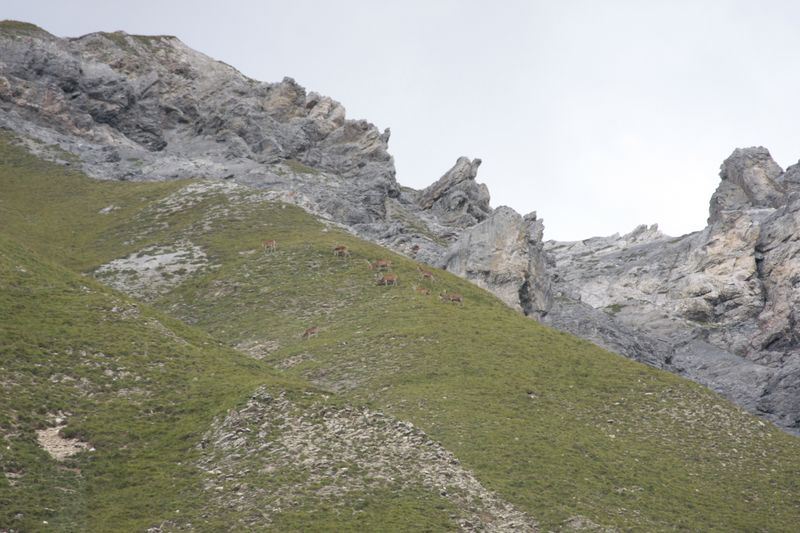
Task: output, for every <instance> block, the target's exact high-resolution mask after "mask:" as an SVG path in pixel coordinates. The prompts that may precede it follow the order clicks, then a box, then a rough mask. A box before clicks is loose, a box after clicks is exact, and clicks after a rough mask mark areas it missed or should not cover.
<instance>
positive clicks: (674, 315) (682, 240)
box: [0, 21, 800, 432]
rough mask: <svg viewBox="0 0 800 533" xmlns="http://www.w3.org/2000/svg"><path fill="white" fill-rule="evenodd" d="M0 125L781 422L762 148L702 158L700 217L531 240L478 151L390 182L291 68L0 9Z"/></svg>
mask: <svg viewBox="0 0 800 533" xmlns="http://www.w3.org/2000/svg"><path fill="white" fill-rule="evenodd" d="M0 127H2V128H5V129H7V130H11V131H12V132H14V134H15V135H17V136H19V137H20V138H22V139H23V140H24V142H25V143H26V145H27V148H28V149H29V150H30V151H31V152H33V153H34V154H36V155H38V156H40V157H42V158H45V159H49V160H51V161H56V162H58V163H61V164H63V165H69V166H78V167H80V169H81V170H83V171H84V172H86V173H87V174H88V175H90V176H92V177H95V178H97V179H103V180H128V181H167V180H174V179H178V178H206V179H213V180H229V181H232V182H237V183H239V184H242V185H246V186H250V187H253V188H257V189H262V190H263V191H264V192H265V194H267V195H268V196H269V198H271V199H274V200H282V201H285V202H289V203H293V204H295V205H298V206H301V207H303V208H304V209H306V210H307V211H309V212H311V213H313V214H316V215H318V216H321V217H323V218H325V219H327V220H329V221H331V222H333V223H337V224H339V225H341V226H342V227H345V228H347V229H348V230H349V231H351V232H352V233H355V234H356V235H358V236H360V237H362V238H366V239H368V240H371V241H373V242H376V243H379V244H381V245H383V246H386V247H389V248H391V249H393V250H396V251H399V252H401V253H403V254H405V255H407V256H409V257H412V258H414V259H416V260H417V261H420V262H423V263H427V264H429V265H433V266H436V267H440V268H445V269H447V270H449V271H452V272H454V273H456V274H458V275H459V276H462V277H464V278H466V279H468V280H470V281H472V282H474V283H475V284H477V285H479V286H481V287H484V288H486V289H488V290H490V291H492V292H493V293H494V294H495V295H497V296H498V297H499V298H500V299H501V300H502V301H503V302H505V303H506V304H508V305H509V306H511V307H512V308H515V309H517V310H519V311H521V312H524V313H525V314H527V315H529V316H532V317H534V318H537V319H539V320H541V321H544V322H545V323H547V324H550V325H552V326H554V327H556V328H560V329H563V330H566V331H569V332H571V333H574V334H576V335H578V336H581V337H584V338H587V339H589V340H591V341H593V342H595V343H598V344H600V345H602V346H604V347H606V348H607V349H609V350H611V351H614V352H617V353H620V354H623V355H625V356H627V357H631V358H633V359H636V360H639V361H643V362H646V363H648V364H650V365H653V366H657V367H661V368H664V369H668V370H671V371H673V372H676V373H679V374H681V375H684V376H686V377H689V378H691V379H693V380H696V381H698V382H700V383H703V384H705V385H707V386H709V387H711V388H712V389H714V390H716V391H718V392H720V393H722V394H724V395H725V396H727V397H728V398H730V399H732V400H733V401H735V402H736V403H738V404H739V405H741V406H743V407H745V408H746V409H748V410H749V411H751V412H753V413H757V414H760V415H762V416H764V417H766V418H768V419H770V420H772V421H773V422H775V423H776V424H778V425H779V426H781V427H782V428H784V429H786V430H788V431H791V432H800V348H799V346H800V341H799V340H798V332H799V330H798V324H797V316H796V313H797V311H796V309H797V308H798V300H800V289H798V287H800V261H799V260H798V253H799V252H800V242H799V239H800V237H798V235H800V231H798V230H799V229H800V228H798V225H800V194H798V193H799V192H800V165H795V166H792V167H790V168H788V169H787V170H786V171H783V170H782V169H781V168H780V167H779V166H778V165H777V164H776V163H775V162H774V161H773V160H772V158H771V156H770V154H769V152H768V151H767V150H766V149H765V148H760V147H759V148H745V149H737V150H735V151H734V152H733V154H732V155H731V156H730V157H729V158H728V159H727V160H726V161H725V162H724V163H723V164H722V168H721V173H720V178H721V181H720V185H719V187H718V189H717V191H716V192H715V193H714V195H713V197H712V198H711V203H710V209H709V219H708V226H707V227H706V228H705V229H703V230H702V231H699V232H696V233H692V234H690V235H685V236H682V237H677V238H672V237H669V236H666V235H663V234H662V233H660V232H659V231H658V229H657V227H655V226H652V227H646V226H642V227H639V228H637V229H636V230H634V231H633V232H631V233H629V234H626V235H623V236H620V235H614V236H611V237H596V238H591V239H587V240H584V241H579V242H554V241H549V242H545V240H544V225H543V222H542V220H541V219H540V218H538V217H537V215H536V213H530V214H527V215H524V216H522V215H520V214H518V213H516V212H514V211H513V210H512V209H510V208H508V207H498V208H496V209H495V208H492V207H491V206H490V195H489V191H488V189H487V187H486V186H485V185H483V184H480V183H478V182H477V181H476V179H477V174H478V168H479V166H480V163H481V160H480V159H470V158H467V157H461V158H458V159H457V161H456V162H455V164H454V165H453V167H452V168H451V169H449V170H447V171H446V172H445V173H444V174H443V175H442V176H441V177H440V178H439V179H438V180H436V181H434V182H433V183H432V185H430V186H429V187H427V188H425V189H423V190H419V191H417V190H413V189H410V188H408V187H401V186H400V185H399V183H398V182H397V179H396V175H395V168H394V162H393V159H392V156H391V155H390V153H389V150H388V143H389V138H390V131H389V129H386V130H384V131H380V130H379V129H378V128H376V127H375V126H374V125H372V124H370V123H369V122H366V121H363V120H350V119H347V117H346V113H345V109H344V107H343V106H342V105H341V104H340V103H338V102H336V101H334V100H332V99H331V98H328V97H326V96H321V95H319V94H316V93H314V92H309V91H306V89H304V88H303V87H301V86H300V85H298V84H297V83H296V82H295V81H293V80H292V79H291V78H285V79H284V80H283V81H280V82H278V83H264V82H260V81H256V80H253V79H250V78H247V77H246V76H244V75H242V74H241V73H239V72H238V71H236V70H235V69H234V68H233V67H231V66H229V65H226V64H224V63H221V62H219V61H215V60H213V59H211V58H209V57H207V56H205V55H203V54H202V53H199V52H197V51H194V50H192V49H190V48H189V47H187V46H186V45H185V44H183V43H182V42H181V41H180V40H179V39H177V38H175V37H172V36H138V35H128V34H126V33H123V32H115V33H93V34H89V35H85V36H83V37H78V38H72V39H64V38H58V37H55V36H53V35H51V34H49V33H47V32H46V31H44V30H42V29H40V28H38V27H36V26H33V25H30V24H26V23H19V22H13V21H5V22H2V23H0ZM54 146H56V147H57V148H58V149H57V150H54V149H53V147H54ZM433 178H435V177H432V181H433Z"/></svg>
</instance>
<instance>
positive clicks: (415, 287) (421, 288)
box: [414, 285, 431, 296]
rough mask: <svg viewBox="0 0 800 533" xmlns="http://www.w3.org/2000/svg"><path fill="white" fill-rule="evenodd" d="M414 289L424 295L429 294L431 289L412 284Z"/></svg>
mask: <svg viewBox="0 0 800 533" xmlns="http://www.w3.org/2000/svg"><path fill="white" fill-rule="evenodd" d="M414 290H415V291H417V292H418V293H420V294H422V295H424V296H430V295H431V290H430V289H429V288H427V287H418V286H417V285H414Z"/></svg>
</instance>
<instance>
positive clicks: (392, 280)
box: [375, 274, 400, 286]
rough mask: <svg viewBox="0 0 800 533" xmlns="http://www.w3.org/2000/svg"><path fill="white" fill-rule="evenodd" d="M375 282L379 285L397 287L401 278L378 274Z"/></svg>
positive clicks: (394, 275)
mask: <svg viewBox="0 0 800 533" xmlns="http://www.w3.org/2000/svg"><path fill="white" fill-rule="evenodd" d="M375 282H376V283H377V284H378V285H387V286H388V285H394V286H397V284H398V283H399V282H400V278H399V277H398V276H397V274H376V275H375Z"/></svg>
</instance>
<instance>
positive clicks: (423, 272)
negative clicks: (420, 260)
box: [417, 265, 436, 283]
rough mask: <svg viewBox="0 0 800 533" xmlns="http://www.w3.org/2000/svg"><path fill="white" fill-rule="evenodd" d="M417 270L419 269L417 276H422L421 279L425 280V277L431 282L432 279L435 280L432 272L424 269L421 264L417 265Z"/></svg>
mask: <svg viewBox="0 0 800 533" xmlns="http://www.w3.org/2000/svg"><path fill="white" fill-rule="evenodd" d="M417 270H419V276H420V278H422V279H423V280H426V279H427V280H429V281H430V282H431V283H433V282H434V281H436V278H434V277H433V272H431V271H430V270H425V269H424V268H422V267H421V266H419V265H417Z"/></svg>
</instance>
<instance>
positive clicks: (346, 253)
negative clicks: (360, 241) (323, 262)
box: [333, 244, 352, 257]
mask: <svg viewBox="0 0 800 533" xmlns="http://www.w3.org/2000/svg"><path fill="white" fill-rule="evenodd" d="M333 255H335V256H336V257H350V256H351V255H352V254H351V253H350V248H348V247H347V246H345V245H343V244H340V245H339V246H337V247H335V248H334V249H333Z"/></svg>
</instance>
